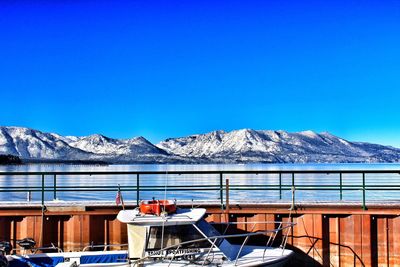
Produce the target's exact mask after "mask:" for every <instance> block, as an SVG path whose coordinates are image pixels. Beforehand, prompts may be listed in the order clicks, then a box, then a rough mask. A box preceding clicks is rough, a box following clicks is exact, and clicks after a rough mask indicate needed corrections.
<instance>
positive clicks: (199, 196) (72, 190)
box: [0, 164, 400, 202]
mask: <svg viewBox="0 0 400 267" xmlns="http://www.w3.org/2000/svg"><path fill="white" fill-rule="evenodd" d="M231 170H237V171H247V170H393V171H397V172H395V173H393V174H368V175H366V184H367V185H377V184H380V185H386V186H387V187H390V188H395V186H399V185H400V174H399V172H400V164H245V165H244V164H235V165H109V166H92V165H90V166H87V165H86V166H85V165H62V164H30V165H21V166H0V189H1V190H0V200H2V201H27V191H28V190H29V188H31V189H32V187H40V186H41V177H40V176H30V177H27V176H15V175H14V176H10V175H8V176H6V175H1V172H10V171H32V172H33V171H35V172H37V171H93V172H96V171H160V172H164V173H163V174H161V175H141V177H140V188H141V191H140V196H139V198H140V199H150V198H152V197H155V198H159V199H163V198H165V197H166V198H169V199H172V198H176V199H177V200H186V201H187V200H192V199H193V200H194V201H197V200H201V201H204V200H210V201H217V202H218V201H220V191H219V190H217V189H216V188H217V186H218V185H219V176H218V175H210V174H208V175H199V174H195V175H194V174H192V175H171V174H168V171H231ZM226 178H229V184H230V186H231V189H232V190H230V199H231V201H233V202H235V201H250V200H254V201H290V199H291V196H292V193H291V191H290V190H289V189H288V190H283V191H281V192H279V191H278V190H262V188H264V189H265V188H267V187H268V186H271V185H278V184H279V175H278V174H259V175H256V174H234V175H225V176H224V181H225V179H226ZM281 179H282V180H281V181H282V185H283V186H285V185H286V186H288V187H289V186H290V185H291V181H292V180H291V175H290V174H284V175H282V177H281ZM136 182H137V181H136V176H135V175H118V176H116V175H114V176H111V175H92V176H90V175H62V176H57V188H58V189H61V188H64V189H68V190H69V191H60V192H57V196H56V197H57V199H59V200H61V201H63V200H65V201H103V200H104V201H112V200H114V199H115V195H116V187H117V185H118V184H119V185H121V187H122V188H123V190H124V189H125V188H128V187H135V186H136ZM361 183H362V175H361V174H343V177H342V184H343V186H347V185H361ZM295 184H296V185H297V186H300V185H301V186H309V187H310V188H311V187H312V186H313V185H334V186H338V185H339V174H296V177H295ZM45 185H46V186H49V187H52V186H53V177H52V176H46V177H45ZM207 185H215V186H216V187H214V188H212V190H188V188H189V187H190V186H199V187H202V189H204V187H205V186H207ZM92 186H99V187H100V186H103V187H104V190H109V191H98V190H97V191H90V187H92ZM151 186H159V188H158V190H154V188H151ZM166 186H181V187H180V188H181V189H182V188H183V189H186V190H174V191H171V190H167V191H165V187H166ZM246 186H255V187H252V188H248V190H244V189H243V187H246ZM83 187H85V188H86V190H85V191H82V190H83V189H84V188H83ZM235 187H242V189H240V190H235ZM10 190H13V192H7V191H10ZM16 190H20V191H23V192H16ZM224 194H225V192H224ZM295 196H296V201H339V200H340V193H339V191H338V190H323V191H322V190H319V191H316V190H296V195H295ZM31 197H32V201H40V199H41V193H40V192H32V193H31ZM123 197H124V200H125V201H136V192H135V191H125V192H123ZM53 198H54V196H53V192H46V194H45V199H46V201H50V200H53ZM366 198H367V200H368V201H383V200H385V201H400V191H396V190H388V188H385V189H384V190H367V191H366ZM361 199H362V190H361V189H360V188H355V189H354V190H345V191H343V193H342V200H343V201H357V202H361Z"/></svg>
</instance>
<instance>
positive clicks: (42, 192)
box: [42, 174, 44, 210]
mask: <svg viewBox="0 0 400 267" xmlns="http://www.w3.org/2000/svg"><path fill="white" fill-rule="evenodd" d="M42 210H44V174H42Z"/></svg>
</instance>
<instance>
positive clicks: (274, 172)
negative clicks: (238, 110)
mask: <svg viewBox="0 0 400 267" xmlns="http://www.w3.org/2000/svg"><path fill="white" fill-rule="evenodd" d="M221 173H222V174H279V173H282V174H292V173H294V174H313V173H315V174H340V173H343V174H346V173H347V174H362V173H365V174H371V173H375V174H377V173H381V174H388V173H391V174H399V175H400V170H257V171H256V170H247V171H240V170H230V171H228V170H227V171H42V172H41V171H34V172H21V171H16V172H10V171H4V172H0V176H2V175H10V176H11V175H16V176H18V175H133V174H135V175H136V174H139V175H172V174H178V175H179V174H181V175H182V174H216V175H217V174H221Z"/></svg>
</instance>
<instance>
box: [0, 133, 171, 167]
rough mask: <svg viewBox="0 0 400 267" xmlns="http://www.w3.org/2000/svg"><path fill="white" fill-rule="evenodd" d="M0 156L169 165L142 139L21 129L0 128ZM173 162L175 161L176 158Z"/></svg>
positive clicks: (166, 158)
mask: <svg viewBox="0 0 400 267" xmlns="http://www.w3.org/2000/svg"><path fill="white" fill-rule="evenodd" d="M0 154H10V155H15V156H19V157H20V158H22V159H27V160H103V161H109V162H140V163H147V162H164V161H166V162H168V161H170V160H171V159H170V157H169V154H168V153H167V152H165V151H164V150H162V149H160V148H158V147H156V146H154V145H153V144H151V143H150V142H149V141H147V140H146V139H145V138H143V137H137V138H133V139H126V140H119V139H112V138H108V137H105V136H103V135H98V134H96V135H90V136H84V137H75V136H61V135H58V134H54V133H43V132H41V131H37V130H32V129H28V128H22V127H0ZM175 160H178V159H177V158H175Z"/></svg>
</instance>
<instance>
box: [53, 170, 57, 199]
mask: <svg viewBox="0 0 400 267" xmlns="http://www.w3.org/2000/svg"><path fill="white" fill-rule="evenodd" d="M56 199H57V175H56V174H54V176H53V200H56Z"/></svg>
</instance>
